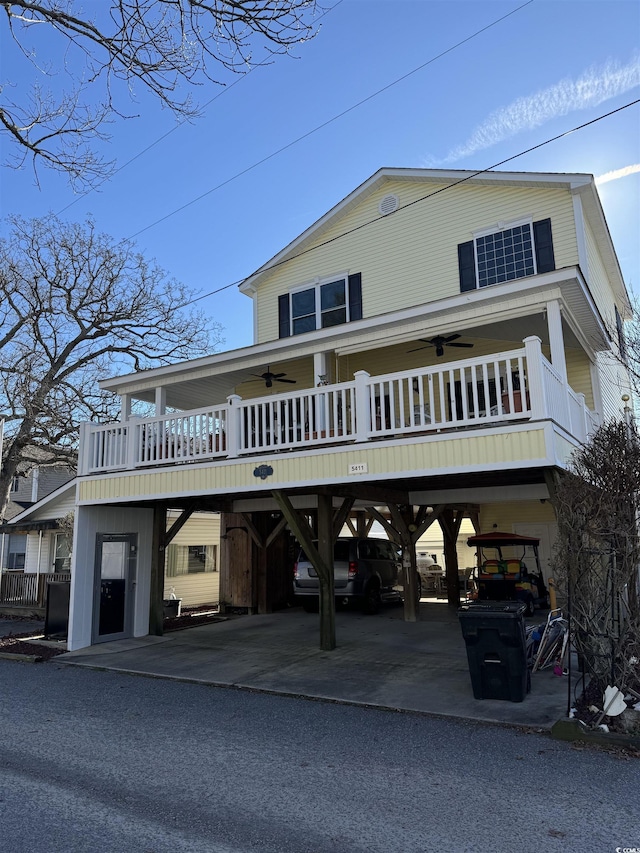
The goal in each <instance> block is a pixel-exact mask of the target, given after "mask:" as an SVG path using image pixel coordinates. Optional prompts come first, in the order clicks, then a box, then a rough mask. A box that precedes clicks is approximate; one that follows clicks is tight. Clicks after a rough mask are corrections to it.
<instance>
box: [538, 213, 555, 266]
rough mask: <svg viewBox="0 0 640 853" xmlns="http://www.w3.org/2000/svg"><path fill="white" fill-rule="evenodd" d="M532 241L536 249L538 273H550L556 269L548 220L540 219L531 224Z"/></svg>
mask: <svg viewBox="0 0 640 853" xmlns="http://www.w3.org/2000/svg"><path fill="white" fill-rule="evenodd" d="M533 240H534V243H535V247H536V266H537V268H538V272H551V270H554V269H555V268H556V261H555V258H554V256H553V239H552V237H551V220H550V219H541V220H540V221H539V222H534V223H533Z"/></svg>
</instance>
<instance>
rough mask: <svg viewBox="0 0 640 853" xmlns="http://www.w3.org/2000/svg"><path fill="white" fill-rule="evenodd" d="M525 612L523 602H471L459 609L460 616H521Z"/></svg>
mask: <svg viewBox="0 0 640 853" xmlns="http://www.w3.org/2000/svg"><path fill="white" fill-rule="evenodd" d="M525 610H526V605H525V604H523V603H522V601H469V602H468V603H467V604H463V605H462V606H461V607H459V608H458V616H467V615H469V616H472V615H474V614H476V615H480V614H482V615H483V616H485V615H489V616H519V615H520V614H522V613H524V612H525Z"/></svg>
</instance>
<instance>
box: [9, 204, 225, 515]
mask: <svg viewBox="0 0 640 853" xmlns="http://www.w3.org/2000/svg"><path fill="white" fill-rule="evenodd" d="M10 221H11V225H12V231H11V234H10V236H9V237H8V238H7V239H3V240H0V415H2V416H4V417H5V419H6V422H5V441H4V452H3V459H2V469H1V472H0V518H2V517H3V515H4V511H5V507H6V502H7V497H8V494H9V489H10V484H11V481H12V478H13V477H14V476H15V474H16V471H17V470H18V466H19V465H20V463H25V462H27V463H29V462H30V461H33V462H38V463H39V464H46V463H47V462H49V463H54V462H61V461H69V460H70V459H73V458H74V454H75V447H76V441H77V431H78V424H79V422H80V421H83V420H103V419H112V418H113V416H114V413H115V411H114V405H115V401H114V399H113V398H112V397H111V396H109V395H105V394H102V393H101V392H100V390H99V389H98V386H97V383H98V381H99V380H100V379H102V378H104V377H105V376H112V375H114V374H115V373H118V372H129V371H131V370H144V369H145V368H149V367H153V366H158V365H161V364H168V363H171V362H174V361H179V360H182V359H185V358H190V357H194V356H198V355H202V354H204V353H207V352H211V351H212V348H214V347H215V345H216V344H218V343H219V342H220V341H221V336H220V332H221V327H220V326H219V325H218V324H217V323H212V322H210V321H208V320H207V319H206V318H205V317H204V316H203V315H202V314H201V313H199V312H197V311H194V310H190V309H186V308H184V307H183V306H184V304H185V303H187V302H189V299H190V298H191V296H192V294H191V293H189V292H188V291H187V290H186V289H185V287H183V286H182V285H180V284H178V283H177V282H175V281H173V280H171V279H168V278H167V276H166V275H165V273H164V272H163V271H162V270H161V269H159V268H158V267H157V266H156V265H155V264H153V263H149V262H148V261H146V260H145V259H144V258H143V257H142V256H141V255H140V254H139V253H137V252H136V250H135V248H134V246H133V244H132V243H131V242H129V241H126V240H123V241H119V242H117V241H115V240H113V239H112V238H110V237H108V236H106V235H104V234H100V233H98V232H97V231H96V228H95V225H94V224H93V222H92V221H90V220H89V221H88V222H86V223H84V224H81V225H78V224H76V225H73V224H71V225H69V224H66V223H62V222H61V221H60V220H58V219H56V218H55V217H53V216H52V217H49V218H47V219H35V220H31V221H25V220H23V219H22V218H20V217H12V218H11V220H10ZM34 449H35V451H34ZM43 453H44V454H45V457H44V463H43ZM24 468H25V466H24V465H22V466H21V469H22V470H24Z"/></svg>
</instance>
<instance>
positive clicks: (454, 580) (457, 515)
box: [438, 507, 465, 607]
mask: <svg viewBox="0 0 640 853" xmlns="http://www.w3.org/2000/svg"><path fill="white" fill-rule="evenodd" d="M464 515H465V511H464V510H463V509H452V508H451V507H446V508H445V509H444V510H443V512H442V513H441V514H440V516H439V517H438V522H439V524H440V528H441V530H442V537H443V545H444V562H445V573H446V583H447V600H448V603H449V605H450V606H451V607H458V605H459V604H460V580H459V576H458V551H457V550H456V543H457V541H458V533H459V532H460V525H461V524H462V519H463V518H464Z"/></svg>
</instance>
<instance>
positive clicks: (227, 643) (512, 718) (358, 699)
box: [57, 602, 568, 729]
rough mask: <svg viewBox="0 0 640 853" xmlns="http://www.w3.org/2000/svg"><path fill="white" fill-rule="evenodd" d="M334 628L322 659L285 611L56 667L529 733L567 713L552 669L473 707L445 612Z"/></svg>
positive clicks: (105, 649) (132, 642) (310, 621)
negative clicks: (517, 698)
mask: <svg viewBox="0 0 640 853" xmlns="http://www.w3.org/2000/svg"><path fill="white" fill-rule="evenodd" d="M533 621H534V622H536V620H535V619H534V620H533ZM540 621H543V617H541V619H540ZM336 623H337V634H338V637H339V644H338V646H337V647H336V648H335V649H334V650H333V651H331V652H327V651H323V650H321V649H319V648H318V642H317V638H318V634H317V617H315V618H314V617H313V616H311V615H309V614H306V613H304V612H302V611H301V610H300V609H298V608H292V609H290V610H284V611H279V612H277V613H271V614H261V615H254V616H251V617H248V616H230V617H227V618H224V619H222V620H221V621H219V622H217V623H214V624H211V625H205V626H200V627H197V628H190V629H188V630H185V631H176V632H174V633H169V634H166V635H164V636H162V637H157V636H147V637H138V638H135V639H128V640H116V641H114V642H112V643H108V644H106V645H103V646H93V647H90V648H86V649H82V650H79V651H77V652H71V653H69V654H67V655H63V656H61V657H59V658H58V659H57V660H58V661H59V662H60V663H67V664H73V665H77V666H88V667H94V668H99V669H109V670H115V671H119V672H126V673H132V674H137V675H146V676H151V677H157V678H169V679H175V680H178V681H190V682H195V683H200V684H208V685H211V686H216V687H227V688H235V689H244V690H254V691H266V692H269V693H276V694H280V695H283V696H305V697H308V698H310V699H317V700H325V701H332V702H344V703H354V704H361V705H367V706H372V707H379V708H387V709H390V710H395V711H407V712H416V713H424V714H435V715H441V716H447V717H456V718H462V719H468V720H476V721H482V722H492V723H501V724H508V725H515V726H525V727H532V728H536V729H549V728H551V726H552V725H553V723H555V722H556V720H558V719H559V718H560V717H563V716H565V714H566V703H567V691H568V679H567V676H561V677H559V676H556V675H554V674H553V670H551V669H547V670H543V671H541V672H536V673H534V675H533V677H532V688H531V692H530V693H529V694H528V695H527V696H526V698H525V700H524V701H523V702H521V703H516V702H508V701H498V700H489V699H485V700H481V701H480V700H476V699H474V698H473V692H472V689H471V681H470V677H469V671H468V665H467V657H466V649H465V645H464V641H463V638H462V633H461V630H460V626H459V623H458V618H457V614H456V613H455V612H454V611H452V609H451V608H449V607H448V606H447V605H446V603H440V604H436V603H433V604H431V603H424V602H423V603H421V604H420V620H419V621H418V622H416V623H408V622H405V621H404V620H403V612H402V608H401V607H388V608H385V609H384V610H382V611H381V613H380V615H378V616H362V615H361V614H359V613H357V612H338V613H337V614H336Z"/></svg>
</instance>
